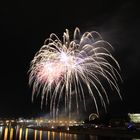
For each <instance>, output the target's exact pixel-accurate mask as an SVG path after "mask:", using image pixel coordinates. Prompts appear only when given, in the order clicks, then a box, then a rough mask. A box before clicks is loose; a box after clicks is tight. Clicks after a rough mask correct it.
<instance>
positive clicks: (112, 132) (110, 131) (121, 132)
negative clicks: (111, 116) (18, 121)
mask: <svg viewBox="0 0 140 140" xmlns="http://www.w3.org/2000/svg"><path fill="white" fill-rule="evenodd" d="M30 129H36V130H43V131H53V132H65V133H69V134H85V135H86V134H88V135H96V136H109V137H121V138H140V129H137V130H128V129H126V128H108V127H103V128H83V127H75V126H71V127H69V128H68V129H66V128H62V127H61V128H48V127H39V126H36V127H30Z"/></svg>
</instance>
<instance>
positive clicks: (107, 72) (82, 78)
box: [29, 28, 121, 116]
mask: <svg viewBox="0 0 140 140" xmlns="http://www.w3.org/2000/svg"><path fill="white" fill-rule="evenodd" d="M110 49H113V48H112V46H111V45H110V44H109V43H108V42H106V41H104V40H103V39H102V37H101V35H100V34H99V33H98V32H96V31H92V32H85V33H84V34H83V35H81V34H80V30H79V28H76V29H75V31H74V35H73V39H72V40H71V39H70V36H69V30H67V29H66V32H64V34H63V41H60V39H59V38H58V37H57V35H55V34H54V33H52V34H51V35H50V37H49V38H48V39H46V40H45V42H44V45H43V46H42V47H41V49H40V50H39V51H38V52H37V53H36V54H35V56H34V59H33V60H32V61H31V66H30V70H29V72H30V75H29V84H30V85H32V88H33V94H32V99H34V95H38V94H39V93H41V97H42V100H41V107H42V106H43V103H44V98H45V100H46V101H45V102H46V105H47V103H48V98H49V99H50V102H49V103H50V110H51V112H52V114H53V116H57V115H58V114H59V105H60V100H61V98H63V99H64V102H65V110H68V112H69V114H70V112H71V107H72V103H73V102H72V96H74V97H75V102H76V108H77V110H79V101H78V100H79V99H80V100H82V102H83V105H84V108H85V110H86V100H85V94H89V95H90V96H91V97H92V99H93V102H94V103H95V108H96V111H97V113H98V112H99V110H98V102H97V100H96V97H95V94H94V93H95V92H96V93H97V94H98V96H99V97H100V101H101V103H102V105H103V106H104V108H105V109H106V104H108V103H109V97H108V94H107V92H106V89H105V87H104V85H103V84H102V82H101V78H102V79H104V80H106V81H107V83H108V84H109V86H110V87H111V88H112V89H115V90H116V91H117V93H118V94H119V96H120V98H121V95H120V90H119V87H118V79H121V77H120V74H119V71H120V66H119V64H118V62H117V61H116V59H115V58H114V57H113V56H112V54H111V53H110V51H109V50H110ZM110 63H113V65H114V66H113V65H111V64H110ZM83 85H84V88H85V87H86V88H87V89H88V92H84V89H83ZM93 89H94V90H93Z"/></svg>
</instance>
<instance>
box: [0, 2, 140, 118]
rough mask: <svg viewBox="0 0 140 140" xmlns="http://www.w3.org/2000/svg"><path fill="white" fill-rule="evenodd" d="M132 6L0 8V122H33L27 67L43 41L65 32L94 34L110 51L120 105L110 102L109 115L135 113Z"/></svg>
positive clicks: (138, 40) (136, 42)
mask: <svg viewBox="0 0 140 140" xmlns="http://www.w3.org/2000/svg"><path fill="white" fill-rule="evenodd" d="M139 13H140V11H139V4H138V3H136V2H135V1H134V0H132V1H131V0H127V1H123V0H121V1H118V0H116V1H113V0H112V2H109V1H107V0H105V1H102V0H92V1H83V2H82V1H81V2H79V3H78V2H77V3H76V2H72V1H70V0H69V1H65V2H64V3H63V4H62V3H58V2H54V1H52V2H48V1H47V0H46V1H45V0H44V1H38V2H36V1H33V0H28V1H27V0H26V1H25V0H20V1H5V2H3V3H1V4H0V48H1V63H0V64H1V76H0V79H1V80H0V81H1V84H0V85H1V88H0V89H1V91H0V117H18V116H25V117H26V116H35V115H38V114H41V113H43V112H42V111H41V110H40V106H39V105H40V103H39V102H38V103H37V102H36V103H31V88H30V87H29V86H28V74H27V71H28V69H29V64H30V61H31V60H32V58H33V56H34V54H35V53H36V51H38V50H39V48H40V47H41V46H42V45H43V41H44V40H45V39H46V38H47V37H49V34H50V33H52V32H54V33H56V34H57V35H58V36H59V37H61V36H62V33H63V32H64V31H65V29H66V28H68V29H69V30H70V31H71V32H72V31H73V30H74V28H75V27H79V28H80V29H81V31H82V32H85V31H87V30H88V31H92V30H95V31H98V32H99V33H100V34H101V35H102V37H103V38H104V40H107V41H108V42H110V43H111V44H112V45H113V47H114V48H115V52H114V56H115V58H116V59H117V60H118V62H119V64H120V66H121V75H122V78H123V83H122V84H121V85H120V89H121V94H122V96H123V102H120V101H118V100H116V99H115V98H112V104H111V105H110V106H111V109H110V110H111V111H112V112H114V110H115V111H117V112H119V111H124V112H140V101H139V100H140V92H139V79H140V73H139V72H140V62H139V61H140V15H139Z"/></svg>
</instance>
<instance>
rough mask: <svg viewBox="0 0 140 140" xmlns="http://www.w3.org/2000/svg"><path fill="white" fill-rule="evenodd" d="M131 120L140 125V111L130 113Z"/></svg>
mask: <svg viewBox="0 0 140 140" xmlns="http://www.w3.org/2000/svg"><path fill="white" fill-rule="evenodd" d="M128 117H129V119H130V122H132V123H134V124H135V125H136V126H137V127H140V113H128Z"/></svg>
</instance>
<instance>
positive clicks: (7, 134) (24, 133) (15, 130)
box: [0, 126, 140, 140]
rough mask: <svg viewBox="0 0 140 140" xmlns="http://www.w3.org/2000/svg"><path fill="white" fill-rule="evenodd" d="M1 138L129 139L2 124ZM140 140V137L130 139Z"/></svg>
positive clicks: (0, 139)
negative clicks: (4, 125)
mask: <svg viewBox="0 0 140 140" xmlns="http://www.w3.org/2000/svg"><path fill="white" fill-rule="evenodd" d="M0 140H128V139H122V138H110V137H97V136H93V135H77V134H68V133H62V132H60V133H57V132H50V131H42V130H33V129H29V128H23V127H20V126H15V127H3V126H0ZM129 140H140V139H129Z"/></svg>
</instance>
